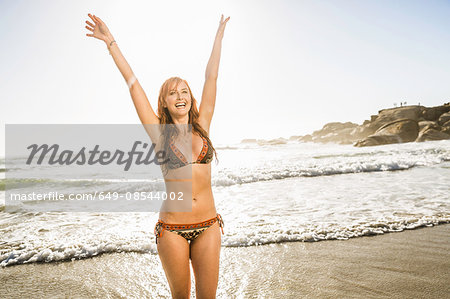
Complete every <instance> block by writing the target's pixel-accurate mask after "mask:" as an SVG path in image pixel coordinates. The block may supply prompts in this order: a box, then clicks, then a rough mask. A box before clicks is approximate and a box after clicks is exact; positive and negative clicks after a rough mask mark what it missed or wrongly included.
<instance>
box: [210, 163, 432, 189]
mask: <svg viewBox="0 0 450 299" xmlns="http://www.w3.org/2000/svg"><path fill="white" fill-rule="evenodd" d="M421 166H424V165H423V164H422V163H419V162H409V163H408V162H403V163H401V162H395V161H393V162H387V163H383V162H380V163H373V164H371V163H360V164H359V163H353V164H347V165H343V164H336V165H323V166H319V167H305V168H302V167H299V166H295V165H293V166H292V167H283V168H278V169H276V168H273V169H240V172H239V173H236V172H233V171H226V170H224V171H220V172H219V173H218V174H216V175H215V176H213V185H214V186H221V187H225V186H232V185H237V184H247V183H255V182H262V181H271V180H280V179H287V178H297V177H317V176H327V175H337V174H350V173H364V172H379V171H398V170H407V169H411V168H413V167H421Z"/></svg>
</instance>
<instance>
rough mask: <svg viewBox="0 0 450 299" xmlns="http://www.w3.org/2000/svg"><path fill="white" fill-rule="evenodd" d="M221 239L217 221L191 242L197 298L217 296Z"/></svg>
mask: <svg viewBox="0 0 450 299" xmlns="http://www.w3.org/2000/svg"><path fill="white" fill-rule="evenodd" d="M221 240H222V239H221V235H220V227H219V222H218V221H217V222H215V223H214V224H213V225H211V226H210V227H209V228H208V229H207V230H205V231H204V232H203V233H202V234H201V235H200V236H198V237H197V238H196V239H195V240H193V241H192V242H191V261H192V269H193V270H194V275H195V293H196V295H197V296H196V297H197V299H203V298H208V299H210V298H216V290H217V283H218V280H219V259H220V245H221Z"/></svg>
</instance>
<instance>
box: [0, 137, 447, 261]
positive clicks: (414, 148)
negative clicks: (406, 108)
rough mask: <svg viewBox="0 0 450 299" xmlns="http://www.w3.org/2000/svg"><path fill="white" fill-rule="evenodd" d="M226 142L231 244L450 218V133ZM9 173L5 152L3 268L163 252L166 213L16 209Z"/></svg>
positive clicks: (217, 170) (350, 234)
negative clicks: (8, 190) (386, 141)
mask: <svg viewBox="0 0 450 299" xmlns="http://www.w3.org/2000/svg"><path fill="white" fill-rule="evenodd" d="M216 150H217V153H218V163H216V162H214V161H213V162H212V188H213V194H214V200H215V204H216V209H217V212H218V213H220V214H221V215H222V218H223V220H224V235H223V236H222V246H223V247H235V248H244V247H248V246H265V245H267V244H274V243H285V242H319V241H325V240H328V241H330V242H333V240H347V239H349V238H358V237H362V236H369V235H381V234H386V233H392V232H401V231H404V230H410V229H415V228H418V227H424V226H434V225H439V224H444V223H449V222H450V140H442V141H428V142H422V143H416V142H411V143H403V144H391V145H382V146H373V147H361V148H358V147H354V146H352V145H339V144H332V143H328V144H319V143H310V142H307V143H304V142H299V141H280V142H278V143H276V142H275V143H264V142H258V141H254V142H245V143H237V144H228V145H216ZM5 172H6V169H5V159H4V158H1V159H0V179H1V180H0V190H1V191H0V192H1V195H0V265H1V266H11V265H20V264H27V263H36V262H46V263H54V262H60V261H74V260H79V259H89V258H92V257H94V256H97V255H100V254H108V253H118V252H121V253H126V252H134V253H140V254H151V255H156V254H157V249H156V244H155V236H154V233H153V231H154V226H155V223H156V222H157V220H158V213H157V212H36V211H35V209H32V208H31V206H30V205H36V204H40V203H39V202H33V203H27V202H24V203H21V204H20V205H17V206H15V208H14V209H13V210H11V211H8V209H5V192H4V190H5ZM31 183H33V182H31ZM35 183H36V182H35ZM59 183H61V182H59ZM63 184H67V188H68V189H70V190H71V191H79V192H85V191H86V190H90V192H91V191H92V192H93V190H95V189H107V190H115V191H117V192H128V191H132V190H139V191H146V190H153V189H152V188H153V187H152V186H150V185H151V184H149V183H148V182H140V183H139V182H133V184H131V183H130V186H129V188H128V189H127V188H123V184H122V187H121V188H120V189H114V188H115V187H114V186H115V182H114V180H111V181H110V182H108V181H107V180H106V181H105V180H102V181H98V180H92V181H90V182H86V181H84V182H83V183H76V184H74V182H73V181H71V180H67V181H66V182H63ZM27 186H28V188H30V185H27ZM31 186H32V185H31ZM36 186H37V185H36ZM42 204H44V203H42Z"/></svg>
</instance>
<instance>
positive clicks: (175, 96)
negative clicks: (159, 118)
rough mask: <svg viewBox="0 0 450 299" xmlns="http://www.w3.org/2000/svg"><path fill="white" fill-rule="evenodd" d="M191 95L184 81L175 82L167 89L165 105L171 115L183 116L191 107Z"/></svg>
mask: <svg viewBox="0 0 450 299" xmlns="http://www.w3.org/2000/svg"><path fill="white" fill-rule="evenodd" d="M191 103H192V100H191V95H190V93H189V89H188V87H187V85H186V83H184V82H181V83H180V84H178V86H176V85H175V84H174V85H173V86H172V87H171V88H170V89H169V93H168V95H167V97H166V105H167V109H168V110H169V113H170V115H172V117H180V116H185V115H187V114H188V113H189V110H190V109H191Z"/></svg>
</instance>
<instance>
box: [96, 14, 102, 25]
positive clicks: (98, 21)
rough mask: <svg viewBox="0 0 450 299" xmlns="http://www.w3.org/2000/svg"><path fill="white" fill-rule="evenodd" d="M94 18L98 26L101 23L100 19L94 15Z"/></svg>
mask: <svg viewBox="0 0 450 299" xmlns="http://www.w3.org/2000/svg"><path fill="white" fill-rule="evenodd" d="M94 18H95V20H96V21H97V23H98V24H101V23H102V20H100V18H99V17H97V16H96V15H94Z"/></svg>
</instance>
